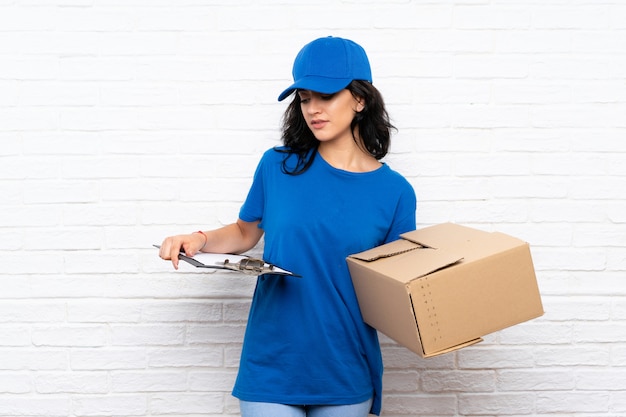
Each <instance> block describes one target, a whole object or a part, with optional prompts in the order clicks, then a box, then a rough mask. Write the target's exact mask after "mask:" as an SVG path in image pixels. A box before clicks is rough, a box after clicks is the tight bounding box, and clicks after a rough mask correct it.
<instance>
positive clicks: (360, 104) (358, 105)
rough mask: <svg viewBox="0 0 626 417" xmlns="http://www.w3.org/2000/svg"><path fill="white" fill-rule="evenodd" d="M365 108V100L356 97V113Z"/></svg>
mask: <svg viewBox="0 0 626 417" xmlns="http://www.w3.org/2000/svg"><path fill="white" fill-rule="evenodd" d="M364 108H365V99H364V98H363V97H356V109H355V110H356V112H357V113H360V112H362V111H363V109H364Z"/></svg>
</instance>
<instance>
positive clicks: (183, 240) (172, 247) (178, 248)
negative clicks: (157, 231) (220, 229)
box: [159, 232, 206, 269]
mask: <svg viewBox="0 0 626 417" xmlns="http://www.w3.org/2000/svg"><path fill="white" fill-rule="evenodd" d="M205 236H206V235H205V234H203V233H199V232H195V233H191V234H188V235H176V236H169V237H166V238H165V240H163V243H161V247H160V248H159V256H160V257H161V258H162V259H165V260H166V261H169V260H171V261H172V265H173V266H174V269H178V255H179V254H180V253H181V252H184V253H185V255H187V256H194V255H195V254H196V253H198V252H200V249H202V247H203V246H204V245H205V244H206V237H205Z"/></svg>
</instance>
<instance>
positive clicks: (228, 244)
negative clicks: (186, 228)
mask: <svg viewBox="0 0 626 417" xmlns="http://www.w3.org/2000/svg"><path fill="white" fill-rule="evenodd" d="M293 77H294V83H293V84H292V85H291V86H290V87H289V88H287V89H286V90H285V91H284V92H283V93H282V94H281V95H280V96H279V101H280V100H283V99H285V98H286V97H288V96H290V95H291V94H293V101H292V102H291V103H290V104H289V106H288V107H287V109H286V111H285V114H284V118H283V130H282V141H283V146H281V147H277V148H274V149H270V150H268V151H267V152H266V153H265V154H264V155H263V157H262V159H261V161H260V163H259V165H258V167H257V170H256V172H255V175H254V180H253V183H252V186H251V188H250V191H249V193H248V196H247V198H246V200H245V202H244V204H243V206H242V208H241V210H240V212H239V219H238V220H237V222H236V223H233V224H231V225H228V226H225V227H222V228H220V229H217V230H212V231H206V232H196V233H192V234H186V235H178V236H172V237H168V238H166V239H165V240H164V241H163V244H162V245H161V249H160V256H161V257H162V258H163V259H168V260H169V259H171V260H172V263H173V264H174V267H175V268H178V253H179V251H180V250H184V251H185V253H186V254H187V255H189V256H193V255H194V254H195V253H197V252H198V251H204V252H218V253H242V252H245V251H247V250H249V249H251V248H253V247H254V246H255V245H256V244H257V242H259V240H260V239H261V237H263V236H264V255H263V257H264V259H265V260H266V261H267V262H270V263H273V264H276V265H279V266H281V267H283V268H286V269H288V270H290V271H294V272H296V273H298V274H300V275H302V278H293V277H288V276H278V275H263V276H261V277H259V278H258V281H257V286H256V289H255V292H254V296H253V299H252V305H251V308H250V315H249V319H248V325H247V329H246V334H245V339H244V344H243V351H242V355H241V362H240V367H239V374H238V377H237V381H236V383H235V387H234V389H233V395H234V396H235V397H237V398H239V399H240V404H241V414H242V417H258V416H270V417H283V416H284V417H287V416H309V417H331V416H337V417H364V416H367V415H368V413H370V412H371V413H373V414H379V413H380V408H381V394H382V372H383V364H382V358H381V352H380V347H379V343H378V337H377V333H376V330H374V329H373V328H371V327H370V326H368V325H367V324H365V323H364V322H363V319H362V317H361V313H360V311H359V305H358V302H357V299H356V295H355V293H354V288H353V286H352V281H351V278H350V274H349V271H348V267H347V263H346V257H347V256H348V255H350V254H353V253H357V252H361V251H363V250H366V249H370V248H372V247H375V246H378V245H381V244H383V243H386V242H390V241H393V240H396V239H398V238H399V235H400V234H401V233H404V232H408V231H411V230H414V229H415V210H416V198H415V193H414V191H413V188H412V187H411V186H410V184H409V183H408V182H407V181H406V179H405V178H403V177H402V176H401V175H400V174H398V173H396V172H395V171H393V170H391V168H390V167H389V166H388V165H387V164H384V163H381V162H380V159H381V158H382V157H384V156H385V155H386V153H387V151H388V148H389V140H390V133H391V129H392V128H393V126H392V125H391V124H390V121H389V117H388V115H387V111H386V110H385V106H384V103H383V99H382V97H381V95H380V93H379V92H378V90H377V89H376V88H375V87H374V86H373V85H372V76H371V70H370V65H369V61H368V58H367V55H366V53H365V51H364V50H363V48H362V47H361V46H359V45H358V44H356V43H354V42H352V41H350V40H347V39H342V38H337V37H326V38H320V39H316V40H314V41H313V42H311V43H309V44H307V45H305V46H304V48H302V50H301V51H300V53H299V54H298V56H297V57H296V59H295V62H294V67H293ZM294 93H295V94H294Z"/></svg>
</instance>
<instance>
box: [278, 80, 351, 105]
mask: <svg viewBox="0 0 626 417" xmlns="http://www.w3.org/2000/svg"><path fill="white" fill-rule="evenodd" d="M351 82H352V80H351V79H347V78H324V77H304V78H301V79H299V80H298V81H296V82H295V83H293V84H291V85H290V86H289V87H288V88H287V89H286V90H285V91H283V92H282V93H280V95H279V96H278V101H283V100H284V99H286V98H287V97H289V95H290V94H291V93H293V92H294V91H296V90H310V91H315V92H316V93H321V94H335V93H336V92H338V91H341V90H343V89H344V88H346V87H347V86H348V84H350V83H351Z"/></svg>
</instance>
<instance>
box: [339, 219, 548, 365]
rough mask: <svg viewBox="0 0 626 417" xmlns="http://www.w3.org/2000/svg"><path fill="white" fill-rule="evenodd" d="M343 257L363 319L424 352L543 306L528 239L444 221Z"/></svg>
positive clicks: (456, 344)
mask: <svg viewBox="0 0 626 417" xmlns="http://www.w3.org/2000/svg"><path fill="white" fill-rule="evenodd" d="M401 237H402V238H401V239H399V240H397V241H395V242H391V243H388V244H385V245H382V246H379V247H376V248H373V249H370V250H368V251H365V252H361V253H358V254H354V255H351V256H350V257H348V259H347V262H348V267H349V268H350V274H351V276H352V281H353V283H354V288H355V291H356V294H357V297H358V300H359V306H360V308H361V313H362V315H363V319H364V320H365V322H367V323H368V324H369V325H371V326H372V327H374V328H376V329H378V330H379V331H381V332H382V333H384V334H386V335H387V336H389V337H390V338H391V339H394V340H395V341H396V342H398V343H400V344H401V345H403V346H405V347H407V348H409V349H410V350H412V351H413V352H415V353H418V354H419V355H421V356H423V357H429V356H435V355H439V354H442V353H446V352H450V351H453V350H456V349H459V348H462V347H464V346H468V345H471V344H474V343H477V342H479V341H481V340H482V336H485V335H487V334H489V333H493V332H495V331H498V330H501V329H504V328H506V327H510V326H513V325H515V324H518V323H522V322H524V321H527V320H531V319H533V318H536V317H539V316H541V315H542V314H543V306H542V303H541V297H540V294H539V289H538V286H537V279H536V277H535V271H534V268H533V263H532V258H531V254H530V248H529V245H528V244H527V243H526V242H524V241H521V240H519V239H517V238H514V237H512V236H509V235H506V234H503V233H498V232H493V233H490V232H485V231H481V230H476V229H472V228H469V227H465V226H460V225H457V224H453V223H444V224H440V225H436V226H431V227H428V228H425V229H420V230H416V231H413V232H409V233H405V234H404V235H402V236H401Z"/></svg>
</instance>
